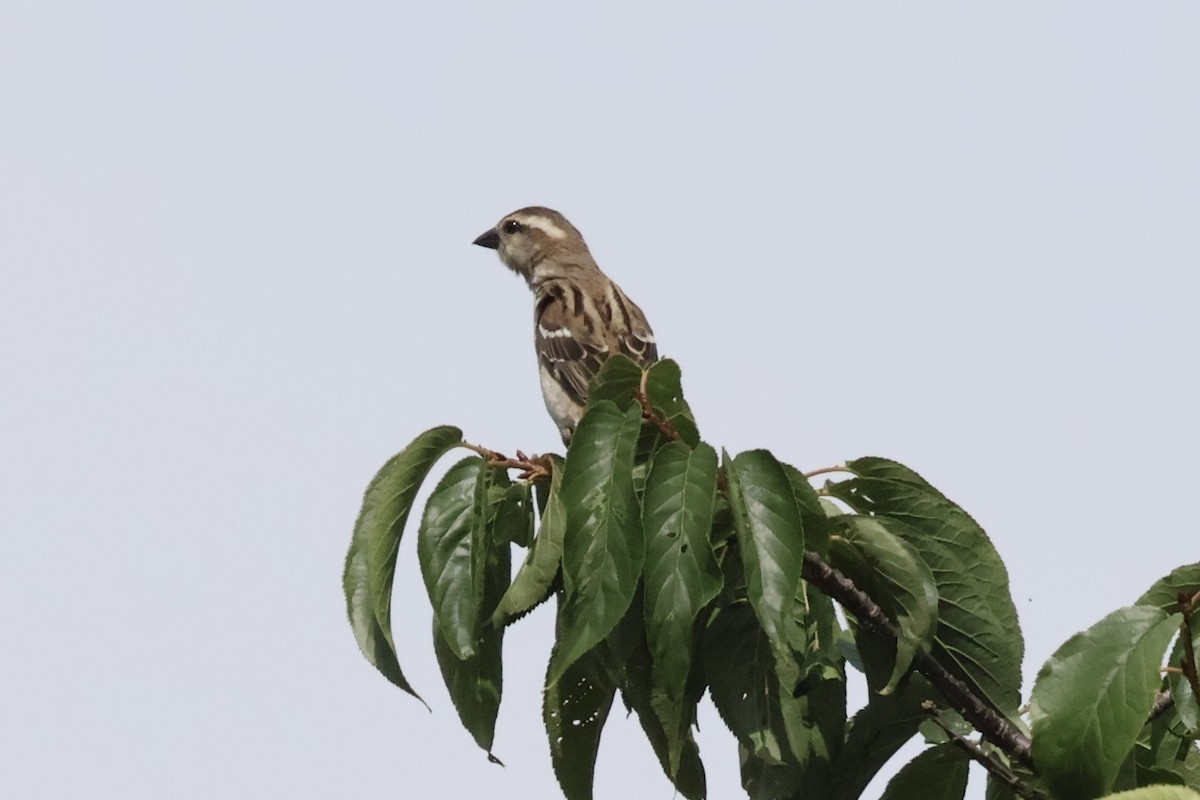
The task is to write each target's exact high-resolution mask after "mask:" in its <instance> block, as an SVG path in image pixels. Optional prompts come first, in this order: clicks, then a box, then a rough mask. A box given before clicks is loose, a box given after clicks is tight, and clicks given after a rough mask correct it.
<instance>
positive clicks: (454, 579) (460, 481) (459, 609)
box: [417, 456, 489, 659]
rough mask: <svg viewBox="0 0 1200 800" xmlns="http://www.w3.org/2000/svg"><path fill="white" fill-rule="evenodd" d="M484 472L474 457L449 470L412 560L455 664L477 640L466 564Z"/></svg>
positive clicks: (470, 569)
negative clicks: (418, 567) (415, 559)
mask: <svg viewBox="0 0 1200 800" xmlns="http://www.w3.org/2000/svg"><path fill="white" fill-rule="evenodd" d="M488 472H489V470H488V469H487V468H485V467H484V461H483V459H482V458H480V457H478V456H469V457H468V458H464V459H463V460H462V461H459V462H458V463H457V464H455V465H454V466H452V467H451V468H450V470H449V471H448V472H447V473H446V474H445V476H444V477H443V478H442V480H441V481H440V482H438V485H437V486H436V487H435V488H434V490H433V493H432V494H431V495H430V496H429V502H428V503H426V505H425V513H424V515H422V517H421V524H420V526H419V527H418V528H417V559H418V561H419V562H420V564H421V576H422V577H423V578H424V579H425V588H426V590H427V591H428V593H429V602H430V604H431V605H432V606H433V613H434V618H435V619H436V620H437V622H438V625H439V626H440V627H441V630H442V636H443V637H444V638H445V642H446V645H447V646H448V647H449V648H450V650H451V651H452V652H453V653H454V655H455V658H458V659H467V658H470V657H471V656H473V655H475V643H476V640H477V639H478V638H479V627H478V619H479V606H478V602H479V599H480V598H479V597H478V596H477V594H476V591H475V578H474V569H473V564H472V558H471V549H472V532H473V529H474V527H475V526H476V525H478V524H482V520H479V521H477V517H479V516H481V515H482V513H483V511H484V510H483V509H479V508H477V499H478V498H477V495H478V494H479V493H481V492H486V491H487V476H488Z"/></svg>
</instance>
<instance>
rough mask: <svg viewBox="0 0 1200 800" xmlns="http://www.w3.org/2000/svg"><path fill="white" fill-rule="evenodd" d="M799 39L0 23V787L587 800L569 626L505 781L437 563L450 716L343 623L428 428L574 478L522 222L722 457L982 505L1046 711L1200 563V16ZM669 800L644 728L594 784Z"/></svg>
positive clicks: (421, 632)
mask: <svg viewBox="0 0 1200 800" xmlns="http://www.w3.org/2000/svg"><path fill="white" fill-rule="evenodd" d="M772 5H773V6H775V7H774V8H770V9H767V8H761V7H760V8H750V7H748V6H749V4H743V6H742V7H737V8H735V6H733V5H731V4H728V3H721V4H716V3H705V4H695V3H681V2H676V3H664V4H657V5H656V7H649V4H634V3H613V2H607V3H603V4H601V3H592V4H589V5H588V6H587V7H586V8H585V7H584V6H583V5H582V4H578V5H577V6H576V7H570V8H569V7H567V6H566V5H565V4H558V3H548V2H545V3H489V4H484V3H478V4H475V5H465V4H464V5H460V4H452V3H419V4H414V3H409V4H401V3H338V4H333V3H330V4H325V5H321V4H314V3H307V2H301V3H295V2H290V3H283V2H271V3H241V2H213V0H206V2H203V3H201V2H175V3H157V2H121V3H103V4H102V3H83V2H76V3H69V2H50V1H49V0H36V1H28V2H27V1H25V0H6V2H5V3H4V4H3V5H2V6H0V268H2V270H3V278H2V281H0V352H2V370H3V385H4V389H3V391H2V392H0V491H2V496H0V523H2V525H3V551H4V553H3V557H0V642H2V644H0V676H2V679H0V708H3V713H0V794H3V795H4V796H5V797H14V798H16V797H22V798H24V797H30V798H32V797H37V798H60V797H123V798H127V797H163V796H170V797H180V798H193V797H194V798H207V797H217V796H219V797H261V796H280V797H283V796H287V797H312V798H323V797H334V796H340V797H347V796H362V797H393V798H401V797H406V798H407V797H423V796H430V795H433V794H434V793H437V795H438V796H445V797H458V796H465V795H466V794H467V793H468V792H478V791H480V790H481V788H482V789H486V791H487V793H488V796H489V797H493V798H497V800H499V799H500V798H523V800H527V799H528V798H531V797H537V798H542V797H546V798H552V797H555V796H557V792H558V790H557V787H556V785H555V783H554V778H553V775H552V773H551V770H550V764H549V756H548V753H547V746H546V744H545V738H544V734H543V733H542V731H541V724H540V716H539V711H538V703H539V690H540V686H541V678H542V674H543V670H544V663H545V658H546V655H547V651H548V645H549V640H550V636H551V624H552V620H551V613H550V611H549V610H548V609H545V610H541V611H539V612H537V613H535V614H534V615H533V616H532V617H531V618H530V619H528V620H527V621H526V622H524V623H523V624H520V625H518V626H516V628H515V629H514V630H512V631H511V633H510V635H509V636H508V638H507V639H506V642H505V644H506V650H507V652H506V655H507V659H506V661H507V666H506V683H505V702H504V706H503V707H502V709H501V717H500V722H499V726H498V730H497V741H496V748H495V751H496V753H497V755H499V756H500V757H501V758H502V759H504V761H505V762H506V763H507V767H506V768H504V769H501V768H499V767H496V766H494V765H491V764H489V763H487V761H486V759H485V758H484V756H483V754H482V753H480V752H479V751H477V750H476V748H475V747H474V744H473V743H472V741H471V739H470V737H469V736H468V735H467V734H466V733H465V732H464V731H463V730H462V729H461V728H460V727H459V724H458V721H457V718H456V716H455V714H454V711H453V708H452V707H451V705H450V703H449V700H448V698H447V696H446V693H445V690H444V689H443V688H442V687H441V681H440V677H439V676H438V673H437V668H436V665H435V662H434V659H433V655H432V647H431V645H430V642H429V621H428V620H429V607H428V602H427V600H426V599H425V596H424V591H423V589H422V588H421V587H420V585H419V584H420V582H419V579H418V573H417V569H416V558H415V550H414V539H415V537H413V536H410V537H408V538H407V539H406V540H405V542H404V546H403V548H402V551H401V555H400V576H399V578H398V580H397V594H398V603H399V605H398V607H397V612H396V617H397V641H398V642H399V645H400V647H401V649H402V652H401V657H402V663H403V665H404V667H405V669H406V671H407V673H408V675H409V677H410V679H411V680H412V682H413V683H414V684H415V685H416V687H417V688H418V689H419V690H420V691H422V692H423V694H424V696H425V697H426V698H427V699H428V701H429V703H430V705H431V706H432V707H433V714H432V715H430V714H429V713H427V712H426V711H425V709H424V708H423V707H422V706H421V705H420V704H419V703H418V702H416V701H415V700H413V699H412V698H410V697H408V696H407V695H404V694H402V693H401V692H399V691H398V690H396V689H394V688H393V687H392V686H391V685H390V684H388V683H387V682H386V681H385V680H384V679H383V678H382V677H380V676H379V675H378V674H377V673H376V672H375V671H374V670H373V669H372V668H371V667H369V666H368V665H367V663H366V662H365V661H364V660H363V659H362V657H361V656H360V655H359V653H358V649H357V647H356V646H355V644H354V640H353V637H352V635H351V633H350V630H349V628H348V626H347V624H346V621H345V615H344V602H343V599H342V596H341V586H340V577H341V568H342V558H343V555H344V553H345V549H346V546H347V544H348V541H349V535H350V529H351V525H352V523H353V521H354V517H355V514H356V511H357V508H358V504H359V501H360V499H361V492H362V490H363V488H364V487H365V485H366V483H367V481H368V479H369V478H370V477H371V475H372V474H373V473H374V471H375V470H376V469H377V468H378V467H379V466H380V465H381V464H382V463H383V462H384V461H385V460H386V459H387V458H388V457H389V456H390V455H392V454H393V453H394V452H395V451H397V450H398V449H400V448H401V447H402V446H403V445H404V444H406V443H407V442H408V441H409V440H410V439H411V438H412V437H413V436H415V435H416V434H417V433H419V432H420V431H422V430H424V429H426V428H429V427H431V426H434V425H437V424H440V423H453V424H457V425H459V426H461V427H462V428H463V429H464V430H465V431H466V435H467V436H468V438H469V439H471V440H473V441H476V442H479V443H481V444H486V445H488V446H490V447H493V448H496V449H500V450H504V451H511V450H515V449H517V448H522V449H524V450H527V451H545V450H549V449H556V448H557V447H558V442H557V436H556V432H555V429H554V426H553V424H552V423H551V422H550V419H549V417H548V416H546V414H545V411H544V409H543V407H542V403H541V399H540V394H539V391H538V386H537V378H536V367H535V361H534V357H533V351H532V347H531V343H530V338H531V335H530V305H531V304H530V299H529V295H528V292H527V290H526V289H525V287H524V286H523V285H522V284H521V283H520V281H519V280H518V279H516V278H515V277H514V276H512V275H511V274H508V273H507V271H506V270H505V269H504V268H503V267H502V266H501V265H500V263H499V262H498V261H497V260H496V258H495V255H494V254H493V253H490V252H486V251H484V250H481V249H480V248H476V247H472V246H471V244H470V243H471V240H472V239H473V238H475V236H476V235H478V234H479V233H480V232H481V231H483V230H484V229H485V228H486V227H488V226H490V225H491V224H493V223H494V222H495V221H496V220H497V219H498V218H499V217H500V216H501V215H502V214H504V213H506V212H508V211H511V210H513V209H515V208H518V207H521V206H524V205H529V204H542V205H549V206H551V207H554V208H557V209H559V210H561V211H563V212H564V213H565V214H566V215H567V216H568V217H569V218H570V219H571V220H572V221H573V222H574V223H575V224H576V225H577V226H578V227H579V228H580V229H581V230H582V231H583V232H584V233H585V235H586V236H587V238H588V241H589V242H590V244H591V245H592V250H593V252H594V254H595V255H596V257H597V258H598V260H599V262H600V263H601V265H602V266H603V267H605V268H606V270H607V271H608V272H609V273H610V274H611V275H612V276H613V277H614V278H615V279H616V280H618V281H619V282H620V283H621V285H622V286H623V287H624V288H625V290H626V291H627V292H628V293H629V294H630V296H632V297H633V298H634V299H635V300H636V301H637V302H638V303H639V304H640V305H641V306H642V307H643V308H644V309H645V310H646V312H647V314H648V316H649V318H650V319H651V321H652V323H653V325H654V328H655V331H656V332H657V334H658V339H659V342H660V349H661V351H662V352H663V353H664V354H666V355H669V356H672V357H674V358H676V359H677V360H678V361H679V362H680V363H681V365H682V367H683V371H684V385H685V388H686V391H687V393H688V396H689V398H690V400H691V401H692V405H693V407H694V409H695V410H696V412H697V416H698V418H699V422H700V427H701V431H702V433H703V435H704V436H705V438H706V439H708V440H709V441H711V442H713V443H714V444H716V445H717V446H724V447H727V448H729V449H730V450H731V451H733V452H736V451H738V450H743V449H749V448H752V447H759V446H769V447H771V448H772V449H773V450H774V452H775V453H776V454H777V455H778V456H779V457H780V458H783V459H785V460H787V461H790V462H792V463H794V464H796V465H797V466H800V467H802V468H805V469H810V468H815V467H820V466H825V465H829V464H834V463H840V462H843V461H846V460H848V459H851V458H854V457H857V456H862V455H869V454H873V455H885V456H888V457H891V458H895V459H898V460H900V461H903V462H904V463H906V464H908V465H910V466H912V467H913V468H915V469H917V470H918V471H919V472H921V473H922V474H924V475H925V476H926V477H927V478H928V479H929V480H931V481H932V482H933V483H934V484H935V485H937V486H938V487H939V488H941V489H942V490H943V491H945V492H946V493H947V494H949V495H950V496H951V497H953V498H954V499H956V500H958V501H959V502H960V503H961V504H963V505H964V506H965V507H966V508H967V509H968V510H969V511H970V512H971V513H972V514H973V515H974V516H975V517H976V518H977V519H978V520H979V521H980V522H981V523H982V524H983V525H984V526H985V527H986V529H987V530H988V531H989V532H990V534H991V536H992V538H993V540H994V541H995V543H996V546H997V548H998V549H999V551H1000V553H1001V554H1002V556H1003V557H1004V558H1005V559H1006V560H1007V563H1008V565H1009V569H1010V572H1011V577H1012V585H1013V592H1014V597H1015V599H1016V602H1017V607H1018V610H1019V611H1020V613H1021V618H1022V623H1023V626H1024V629H1025V634H1026V638H1027V643H1028V656H1027V660H1026V664H1025V674H1026V676H1027V680H1028V679H1030V678H1032V676H1033V675H1034V674H1035V673H1036V670H1037V668H1038V666H1039V665H1040V664H1041V663H1042V661H1043V660H1044V659H1045V658H1046V657H1047V656H1048V655H1049V654H1050V653H1051V652H1052V651H1053V650H1054V648H1055V647H1057V645H1058V644H1059V643H1060V642H1061V641H1062V640H1064V639H1065V638H1066V637H1067V636H1069V635H1070V634H1071V633H1073V632H1075V631H1077V630H1079V629H1081V628H1084V627H1086V626H1088V625H1090V624H1091V623H1092V622H1094V621H1095V620H1097V619H1099V618H1100V617H1101V616H1103V615H1104V614H1105V613H1107V612H1108V611H1109V610H1111V609H1112V608H1115V607H1117V606H1120V605H1124V604H1126V603H1129V602H1131V601H1132V600H1133V599H1134V598H1136V597H1137V596H1138V595H1139V594H1140V593H1141V591H1142V590H1143V589H1144V588H1145V587H1146V586H1147V585H1148V584H1149V583H1150V582H1152V581H1153V580H1155V579H1156V578H1158V577H1160V576H1161V575H1162V574H1164V573H1166V572H1168V571H1169V570H1170V569H1171V568H1173V567H1175V566H1176V565H1178V564H1181V563H1185V562H1190V561H1195V560H1196V559H1197V557H1198V556H1200V547H1198V546H1197V542H1198V541H1200V538H1198V537H1197V533H1196V522H1195V520H1194V519H1193V518H1192V516H1191V515H1190V514H1189V513H1188V511H1189V510H1190V506H1191V504H1192V501H1193V500H1194V499H1195V497H1196V483H1195V480H1196V479H1195V476H1196V475H1197V474H1198V473H1200V457H1198V455H1197V454H1198V453H1200V432H1198V430H1200V428H1198V423H1197V412H1196V408H1197V389H1198V376H1197V355H1198V350H1200V315H1198V314H1197V312H1196V307H1197V302H1198V299H1200V298H1198V295H1200V277H1198V265H1200V233H1198V231H1200V227H1198V220H1200V91H1198V90H1197V80H1198V78H1200V47H1198V46H1197V41H1198V36H1200V6H1197V5H1196V4H1194V3H1183V2H1175V3H1137V4H1131V3H1111V2H1088V3H1082V2H1080V3H1004V4H993V5H992V6H991V7H990V8H988V7H985V6H984V5H983V4H975V3H972V4H966V3H929V2H918V3H905V4H886V5H885V4H872V5H869V6H864V5H862V4H848V3H825V4H821V5H815V4H790V5H791V7H790V8H786V9H784V8H781V6H783V5H784V4H772ZM411 533H412V530H410V534H411ZM1027 688H1028V687H1027ZM702 724H703V726H704V729H703V732H702V734H701V747H702V752H703V754H704V756H705V761H706V764H707V766H708V774H709V785H710V796H711V797H713V798H727V797H736V796H738V795H739V794H740V789H738V777H737V756H736V747H735V745H734V743H733V740H732V738H731V737H730V736H729V735H728V734H727V733H726V732H725V731H724V729H723V728H722V726H721V723H720V722H719V720H718V719H717V718H716V716H715V714H714V713H713V712H712V711H711V707H708V706H707V705H706V710H705V711H704V716H703V720H702ZM980 785H981V784H979V783H976V791H974V792H973V795H974V796H981V792H979V791H978V789H979V786H980ZM877 793H878V787H877V788H876V789H874V790H872V794H877ZM671 796H672V790H671V788H670V786H669V784H668V783H667V781H666V780H665V779H664V778H663V777H662V776H661V773H660V771H659V769H658V766H657V764H656V763H655V762H654V759H653V755H652V754H651V752H650V748H649V746H648V745H647V744H646V743H645V741H644V738H643V736H642V734H641V732H640V730H639V729H638V727H637V724H636V722H634V721H630V720H626V719H624V718H623V717H622V715H621V714H620V713H615V714H614V716H613V718H612V720H611V721H610V724H609V728H608V730H607V732H606V737H605V739H604V742H603V745H602V748H601V752H600V758H599V765H598V770H597V797H598V798H600V800H604V798H629V797H639V798H641V797H659V798H664V800H665V799H666V798H670V797H671Z"/></svg>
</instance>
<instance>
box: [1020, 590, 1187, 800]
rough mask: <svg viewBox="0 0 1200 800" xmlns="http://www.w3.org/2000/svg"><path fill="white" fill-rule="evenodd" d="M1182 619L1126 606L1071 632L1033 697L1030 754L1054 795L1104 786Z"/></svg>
mask: <svg viewBox="0 0 1200 800" xmlns="http://www.w3.org/2000/svg"><path fill="white" fill-rule="evenodd" d="M1178 624H1179V623H1178V620H1177V619H1173V618H1170V617H1167V615H1166V614H1164V613H1163V612H1162V611H1160V610H1159V609H1156V608H1151V607H1149V606H1130V607H1128V608H1122V609H1119V610H1117V611H1114V612H1113V613H1111V614H1109V615H1108V616H1107V617H1105V618H1104V619H1102V620H1101V621H1100V622H1098V623H1096V624H1095V625H1093V626H1092V627H1091V628H1089V629H1088V630H1086V631H1084V632H1082V633H1078V634H1076V635H1074V636H1072V637H1071V638H1070V639H1068V640H1067V641H1066V642H1065V643H1064V644H1063V645H1062V646H1061V647H1060V648H1059V649H1058V650H1057V651H1056V652H1055V653H1054V655H1052V656H1051V657H1050V659H1049V660H1048V661H1047V662H1046V663H1045V664H1044V665H1043V666H1042V669H1041V670H1040V671H1039V672H1038V677H1037V681H1036V683H1035V684H1034V687H1033V694H1032V696H1031V698H1030V709H1029V713H1030V719H1031V721H1032V725H1033V758H1034V761H1035V762H1036V763H1037V765H1038V770H1039V772H1040V773H1041V775H1042V776H1043V777H1044V778H1045V780H1046V783H1047V785H1049V786H1050V788H1051V789H1052V790H1053V792H1054V794H1055V796H1056V797H1059V796H1061V798H1063V799H1064V800H1072V799H1073V798H1080V800H1083V799H1084V798H1093V797H1099V796H1100V795H1102V794H1104V793H1105V792H1107V791H1108V790H1109V789H1110V788H1111V787H1112V784H1113V781H1114V780H1115V779H1116V776H1117V772H1118V771H1119V770H1120V768H1121V763H1122V762H1123V761H1124V760H1125V757H1126V756H1127V755H1128V754H1129V752H1130V750H1131V749H1132V747H1133V745H1134V742H1135V741H1136V740H1137V736H1138V732H1139V731H1140V730H1141V729H1142V725H1143V724H1144V722H1145V720H1146V716H1147V715H1148V714H1149V713H1150V708H1151V706H1153V705H1154V698H1155V695H1156V694H1157V691H1158V686H1159V684H1160V681H1161V679H1160V675H1159V666H1160V665H1161V664H1162V660H1163V651H1164V650H1165V649H1166V647H1167V644H1168V642H1170V640H1171V636H1172V635H1174V632H1175V627H1176V626H1177V625H1178Z"/></svg>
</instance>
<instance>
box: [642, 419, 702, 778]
mask: <svg viewBox="0 0 1200 800" xmlns="http://www.w3.org/2000/svg"><path fill="white" fill-rule="evenodd" d="M716 490H717V454H716V451H714V450H713V449H712V448H711V447H709V446H708V445H706V444H701V445H699V446H698V447H697V448H696V449H695V450H691V449H689V448H688V447H687V445H685V444H683V443H681V442H671V443H670V444H667V445H666V446H665V447H663V448H662V449H661V450H659V451H658V452H657V453H656V454H655V455H654V461H653V462H652V463H651V467H650V473H649V475H648V477H647V478H646V488H645V494H644V495H643V500H642V529H643V531H644V532H645V538H646V562H645V565H644V567H643V574H644V576H645V582H646V597H645V616H646V637H647V641H648V646H649V650H650V653H651V655H652V658H653V663H654V669H653V686H654V689H655V692H656V693H661V694H662V695H663V702H662V703H660V704H659V705H658V708H659V710H660V712H661V713H662V714H663V716H662V724H663V726H664V727H665V728H667V729H668V730H674V729H677V728H678V727H679V724H680V720H681V718H682V714H683V707H684V700H685V688H686V684H687V678H688V675H689V674H690V673H691V668H692V650H693V639H694V630H695V623H696V616H697V615H698V614H699V613H700V609H701V608H703V607H704V606H706V605H707V604H708V603H709V601H711V600H712V599H713V598H714V597H716V596H717V593H718V592H720V590H721V570H720V568H719V567H718V566H717V560H716V556H714V555H713V550H712V545H711V544H710V543H709V540H708V534H709V531H710V530H711V529H712V524H713V505H714V500H715V497H716ZM682 746H683V739H682V738H679V737H676V738H675V739H674V740H673V741H672V748H671V753H670V765H671V770H676V769H678V766H679V755H680V752H681V748H682Z"/></svg>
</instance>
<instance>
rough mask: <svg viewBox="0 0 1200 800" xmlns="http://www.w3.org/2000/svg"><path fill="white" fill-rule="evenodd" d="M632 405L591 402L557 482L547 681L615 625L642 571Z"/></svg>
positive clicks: (636, 411)
mask: <svg viewBox="0 0 1200 800" xmlns="http://www.w3.org/2000/svg"><path fill="white" fill-rule="evenodd" d="M641 420H642V414H641V409H640V408H639V407H637V406H631V407H630V408H629V409H628V410H627V411H624V412H622V411H621V410H620V409H619V408H617V406H616V405H614V404H613V403H611V402H608V401H601V402H599V403H594V402H593V403H591V404H590V405H589V406H588V410H587V412H586V413H585V414H584V415H583V419H582V420H580V422H579V426H578V428H577V429H576V430H575V433H574V435H573V436H572V437H571V444H570V447H569V448H568V450H567V461H566V464H565V466H564V468H563V469H564V473H565V474H564V475H563V482H562V502H563V506H564V507H565V509H566V514H567V530H566V536H565V538H564V542H563V589H564V599H563V608H562V620H563V624H562V625H561V626H560V629H559V630H560V633H559V640H558V645H557V647H556V648H555V664H554V665H553V667H552V669H551V671H550V676H551V681H552V682H553V681H557V680H558V679H559V678H560V677H562V675H563V674H564V673H565V671H566V669H567V667H569V666H570V665H571V663H572V662H573V661H575V659H577V658H579V657H580V656H582V655H583V654H584V653H586V652H587V651H589V650H591V649H592V648H593V647H595V645H596V644H597V643H598V642H600V640H602V639H603V638H604V637H605V636H607V635H608V634H609V632H610V631H611V630H612V629H613V627H614V626H616V624H617V622H619V621H620V619H621V617H622V616H623V615H624V614H625V610H626V609H627V608H629V604H630V602H631V601H632V600H633V594H634V591H635V590H636V589H637V585H638V580H639V578H640V577H641V573H642V560H643V558H644V556H645V544H644V542H643V540H642V530H641V514H640V510H639V508H638V501H637V495H636V494H635V493H634V488H633V453H634V447H635V446H636V445H637V439H638V431H639V429H640V428H641Z"/></svg>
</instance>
